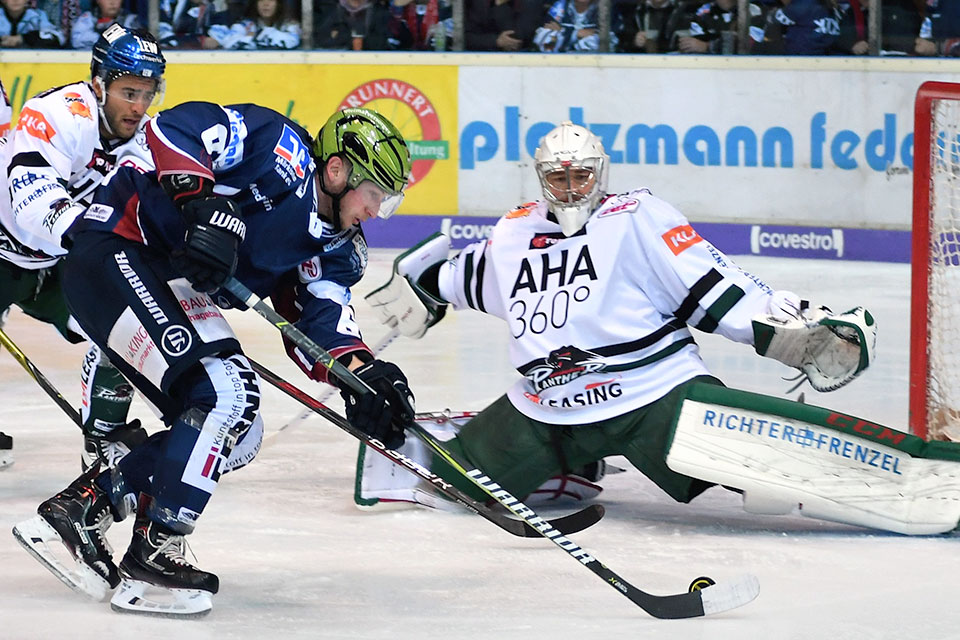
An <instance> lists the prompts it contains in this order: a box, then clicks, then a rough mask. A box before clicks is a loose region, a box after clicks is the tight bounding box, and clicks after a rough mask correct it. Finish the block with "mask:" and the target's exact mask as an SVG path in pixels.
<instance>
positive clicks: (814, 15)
mask: <svg viewBox="0 0 960 640" xmlns="http://www.w3.org/2000/svg"><path fill="white" fill-rule="evenodd" d="M853 1H854V2H857V1H858V0H853ZM780 3H781V4H782V5H783V6H782V7H780V8H779V9H776V10H774V11H772V12H771V13H770V14H769V15H768V16H767V25H766V28H765V29H764V38H763V41H764V47H763V48H762V51H761V52H762V53H773V54H784V55H788V56H822V55H827V54H831V53H836V52H837V51H838V49H837V39H838V36H839V35H840V18H841V16H842V13H841V11H840V9H839V7H838V6H837V2H836V0H780Z"/></svg>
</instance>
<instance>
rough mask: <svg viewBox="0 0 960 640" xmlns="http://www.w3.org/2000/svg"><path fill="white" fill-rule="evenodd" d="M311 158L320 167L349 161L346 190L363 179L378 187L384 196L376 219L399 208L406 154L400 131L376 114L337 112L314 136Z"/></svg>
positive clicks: (361, 110) (407, 169) (407, 171)
mask: <svg viewBox="0 0 960 640" xmlns="http://www.w3.org/2000/svg"><path fill="white" fill-rule="evenodd" d="M313 155H314V156H315V157H316V158H317V159H318V160H319V161H320V162H321V164H326V162H327V160H329V159H330V158H331V157H333V156H340V157H343V158H346V159H347V160H349V161H350V165H351V171H350V175H349V176H348V177H347V189H356V188H357V187H359V186H360V184H361V183H362V182H363V181H364V180H369V181H371V182H372V183H373V184H375V185H376V186H377V187H378V188H380V189H381V190H382V191H383V192H384V194H385V197H384V198H383V202H382V203H381V206H380V212H379V214H378V215H379V217H381V218H389V217H390V216H391V215H393V213H394V212H395V211H396V210H397V207H399V206H400V202H401V201H402V199H403V190H404V189H405V188H406V186H407V183H408V182H409V180H410V164H411V160H410V151H409V150H408V149H407V143H406V142H404V140H403V136H402V135H401V134H400V131H399V130H398V129H397V128H396V127H395V126H394V125H393V123H391V122H390V121H389V120H387V119H386V118H384V117H383V116H382V115H380V114H379V113H377V112H376V111H371V110H370V109H364V108H361V107H351V108H347V109H342V110H340V111H337V112H336V113H335V114H333V115H332V116H331V117H330V119H329V120H327V122H326V124H324V125H323V127H322V128H321V129H320V132H319V133H318V134H317V137H316V140H315V141H314V144H313ZM341 195H342V194H341Z"/></svg>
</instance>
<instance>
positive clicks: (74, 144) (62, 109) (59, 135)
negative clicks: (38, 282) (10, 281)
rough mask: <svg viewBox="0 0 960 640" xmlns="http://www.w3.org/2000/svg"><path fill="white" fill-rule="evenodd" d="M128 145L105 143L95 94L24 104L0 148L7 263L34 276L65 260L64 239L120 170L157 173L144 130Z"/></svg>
mask: <svg viewBox="0 0 960 640" xmlns="http://www.w3.org/2000/svg"><path fill="white" fill-rule="evenodd" d="M148 120H149V118H148V117H147V116H144V117H143V120H142V121H141V123H140V124H141V128H140V129H139V130H138V131H137V134H136V135H135V136H134V137H133V138H132V139H130V140H128V141H123V140H112V141H109V140H108V141H104V140H101V138H100V106H99V104H98V103H97V99H96V96H95V95H94V93H93V89H92V87H91V86H90V85H89V84H88V83H86V82H77V83H74V84H69V85H66V86H63V87H58V88H55V89H50V90H49V91H45V92H44V93H41V94H40V95H38V96H36V97H34V98H31V99H30V100H28V101H27V102H26V104H24V105H23V109H22V110H21V111H20V116H19V119H18V121H17V127H16V129H14V130H13V131H11V132H10V134H9V136H8V137H7V139H6V142H5V144H4V145H3V147H2V149H0V166H3V167H7V169H6V171H0V192H2V193H0V223H2V228H0V258H3V259H4V260H7V261H9V262H13V263H14V264H17V265H19V266H21V267H24V268H27V269H40V268H44V267H48V266H51V265H52V264H54V263H55V262H56V261H57V259H59V257H61V256H63V255H64V254H66V249H64V248H63V247H62V245H61V239H62V236H63V234H64V233H65V232H66V230H67V229H68V228H69V227H70V225H71V224H72V223H73V221H74V220H75V219H76V218H77V216H79V215H80V214H82V213H83V211H84V209H85V207H86V206H87V205H89V204H90V201H91V200H92V199H93V193H94V191H96V189H97V187H98V186H99V185H100V183H101V182H103V179H104V177H105V176H106V175H107V174H108V173H109V172H110V171H111V170H113V169H114V168H115V167H117V166H119V165H132V166H136V167H138V168H139V169H140V170H141V171H149V170H151V169H153V158H152V157H151V156H150V150H149V148H148V147H147V139H146V135H145V134H144V133H143V129H142V127H143V125H144V124H145V123H146V122H147V121H148Z"/></svg>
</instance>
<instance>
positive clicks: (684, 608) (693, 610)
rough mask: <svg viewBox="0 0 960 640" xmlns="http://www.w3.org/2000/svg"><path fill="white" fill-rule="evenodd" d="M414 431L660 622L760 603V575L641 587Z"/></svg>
mask: <svg viewBox="0 0 960 640" xmlns="http://www.w3.org/2000/svg"><path fill="white" fill-rule="evenodd" d="M224 287H225V288H226V289H227V290H228V291H230V292H231V293H232V294H233V295H235V296H236V297H237V298H238V299H240V300H241V301H242V302H243V303H244V304H245V305H246V306H247V307H249V308H250V309H253V310H254V311H256V312H257V313H258V314H260V315H261V316H263V317H264V318H265V319H266V320H267V321H269V322H270V323H271V324H273V325H274V326H275V327H277V329H279V330H280V331H281V333H283V335H285V336H286V337H287V338H288V339H290V340H291V341H293V342H294V343H296V345H297V346H298V347H300V348H301V349H303V350H304V351H305V352H306V353H307V354H308V355H309V356H310V357H311V358H313V359H314V360H315V361H316V362H320V363H322V364H323V365H324V366H325V367H327V368H328V369H330V371H331V372H332V373H333V374H334V375H336V376H337V377H339V378H340V379H341V380H342V381H344V382H345V383H347V384H348V385H349V386H350V387H351V388H352V389H354V390H355V391H357V392H358V393H361V394H362V393H373V390H372V389H370V388H369V387H368V386H367V385H366V384H364V382H363V381H362V380H360V379H359V378H358V377H357V376H356V375H355V374H354V373H353V372H352V371H350V370H349V369H347V368H346V367H345V366H344V365H342V364H341V363H339V362H337V360H336V359H335V358H334V357H333V356H331V355H330V353H329V352H327V351H326V350H324V349H322V348H321V347H320V346H319V345H318V344H316V343H315V342H313V340H311V339H310V338H309V337H308V336H306V335H305V334H304V333H303V332H301V331H300V330H299V329H297V328H296V327H294V326H293V325H291V324H290V323H289V322H287V321H286V320H284V319H283V317H282V316H280V314H278V313H277V312H276V311H274V310H273V309H272V308H270V306H269V305H267V304H266V303H264V302H263V301H262V300H261V299H260V298H259V297H258V296H257V295H256V294H255V293H253V292H252V291H251V290H250V289H248V288H247V287H246V286H245V285H243V284H242V283H241V282H240V281H238V280H237V279H236V278H230V280H228V281H227V283H226V284H225V285H224ZM411 431H412V433H414V434H415V435H416V436H417V437H418V438H420V440H421V441H423V442H424V443H425V444H426V445H427V446H428V447H430V448H431V449H432V450H433V451H435V452H436V453H437V454H438V455H440V456H441V457H443V458H444V459H445V460H446V461H447V462H448V463H449V464H450V465H451V466H452V467H453V468H454V469H456V470H457V471H459V472H460V473H462V474H463V475H464V476H465V477H467V478H469V479H470V480H471V481H472V482H473V483H474V484H475V485H477V486H478V487H480V488H481V489H483V491H484V492H486V493H487V495H489V496H490V497H491V498H493V499H494V500H496V501H497V502H498V503H499V504H500V505H502V506H503V507H504V508H506V509H507V510H508V511H510V512H512V513H514V514H515V515H517V516H518V517H520V518H522V519H523V520H525V521H526V522H527V523H529V524H530V525H531V526H533V527H534V528H535V529H536V530H537V532H538V533H539V534H540V535H542V536H543V537H544V538H547V539H548V540H550V542H552V543H554V544H555V545H556V546H557V547H559V548H560V549H562V550H563V551H565V552H566V553H567V554H569V555H570V556H571V557H573V558H575V559H576V560H577V561H578V562H580V563H581V564H582V565H583V566H585V567H587V568H588V569H590V571H592V572H593V573H594V574H595V575H596V576H597V577H599V578H600V579H601V580H603V581H604V582H605V583H607V584H608V585H610V586H611V587H613V588H614V589H616V590H617V591H618V592H619V593H620V594H622V595H623V596H625V597H626V598H628V599H629V600H630V601H631V602H633V603H634V604H635V605H637V606H638V607H640V608H641V609H643V610H644V611H646V612H647V613H649V614H650V615H652V616H654V617H656V618H668V619H677V618H695V617H699V616H705V615H711V614H714V613H720V612H722V611H727V610H729V609H734V608H736V607H740V606H743V605H745V604H747V603H748V602H751V601H752V600H753V599H755V598H756V597H757V595H759V593H760V583H759V581H758V580H757V578H756V577H754V576H751V575H747V576H743V577H741V578H738V579H737V580H735V581H732V582H730V583H728V584H713V585H710V586H707V587H705V588H703V589H697V590H690V591H687V592H685V593H677V594H672V595H666V596H658V595H654V594H651V593H647V592H646V591H643V590H642V589H638V588H637V587H634V586H633V585H632V584H630V583H629V582H627V581H626V580H624V579H623V578H621V577H620V576H619V575H618V574H617V573H615V572H614V571H613V570H611V569H610V568H608V567H607V566H606V565H604V564H603V563H601V562H600V561H599V560H597V559H596V558H594V557H593V556H592V555H591V554H589V553H587V552H586V551H584V550H583V549H582V548H581V547H580V546H579V545H578V544H576V543H575V542H573V541H572V540H570V539H569V538H567V537H565V536H564V535H563V534H562V533H561V532H560V531H558V530H557V529H556V528H554V527H553V526H552V525H550V523H549V522H547V521H546V520H544V519H543V518H541V517H540V516H538V515H537V514H536V512H534V511H533V510H532V509H530V508H529V507H528V506H526V505H525V504H523V503H522V502H520V501H519V500H517V499H516V498H515V497H513V496H512V495H510V493H509V492H507V491H506V490H504V489H503V488H501V487H500V485H498V484H497V483H496V482H494V481H493V480H491V479H490V478H488V477H487V476H486V475H485V474H484V473H483V472H482V471H480V470H479V469H476V468H469V465H465V464H464V463H463V462H462V461H460V460H459V459H457V457H456V456H454V455H452V454H451V453H450V452H449V451H447V450H446V449H445V448H444V447H443V445H442V443H440V442H439V441H437V440H436V439H435V438H433V436H431V435H430V434H429V433H428V432H427V431H425V430H424V429H422V428H420V427H419V426H417V425H414V427H413V428H412V429H411Z"/></svg>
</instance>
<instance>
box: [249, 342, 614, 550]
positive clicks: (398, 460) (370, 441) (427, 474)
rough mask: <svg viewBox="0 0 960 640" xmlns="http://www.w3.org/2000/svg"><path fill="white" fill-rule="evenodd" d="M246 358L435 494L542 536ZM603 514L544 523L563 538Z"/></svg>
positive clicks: (592, 511) (508, 527)
mask: <svg viewBox="0 0 960 640" xmlns="http://www.w3.org/2000/svg"><path fill="white" fill-rule="evenodd" d="M247 358H248V359H249V360H250V362H251V364H252V365H253V368H254V370H255V371H256V372H257V373H258V374H259V375H260V377H261V378H263V379H264V380H266V381H267V382H269V383H270V384H272V385H273V386H275V387H276V388H277V389H279V390H280V391H283V392H284V393H285V394H287V395H288V396H290V397H291V398H293V399H294V400H296V401H297V402H299V403H300V404H302V405H304V406H305V407H307V408H308V409H310V410H311V411H314V412H315V413H318V414H320V415H321V416H323V417H324V418H326V419H327V420H329V421H330V422H332V423H333V424H335V425H336V426H338V427H340V428H341V429H343V430H344V431H346V432H347V433H349V434H350V435H352V436H353V437H355V438H357V439H358V440H361V441H362V442H364V443H365V444H366V445H367V446H368V447H370V448H371V449H373V450H374V451H376V452H378V453H380V454H381V455H384V456H386V457H387V458H389V459H390V460H391V461H392V462H394V463H395V464H398V465H400V466H402V467H404V468H405V469H408V470H410V471H412V472H413V473H416V474H417V475H418V476H420V477H421V478H423V479H424V480H425V481H427V482H429V483H430V484H431V486H433V487H434V488H436V489H437V490H438V491H440V492H441V493H443V494H444V495H446V496H447V497H449V498H450V499H452V500H453V501H454V502H456V503H458V504H460V505H461V506H463V507H465V508H466V509H467V510H469V511H473V512H474V513H476V514H478V515H480V516H483V517H484V518H486V519H487V520H489V521H490V522H492V523H494V524H495V525H497V526H498V527H500V528H501V529H503V530H504V531H507V532H508V533H512V534H513V535H515V536H519V537H521V538H539V537H541V536H542V535H543V534H541V533H540V532H539V531H537V530H536V529H535V528H534V527H533V526H531V525H530V524H529V523H528V522H526V521H524V520H518V519H515V518H510V517H508V516H506V515H504V514H500V513H496V512H495V511H493V510H492V509H490V508H489V507H488V506H486V505H485V504H481V503H479V502H476V501H475V500H473V499H472V498H470V497H469V496H468V495H466V494H465V493H462V492H461V491H460V490H458V489H457V488H456V487H454V486H453V485H451V484H449V483H447V482H445V481H444V480H443V479H442V478H440V476H438V475H436V474H435V473H433V472H432V471H430V470H429V469H426V468H425V467H423V466H422V465H420V464H418V463H417V462H415V461H413V460H411V459H410V458H408V457H407V456H406V455H404V454H403V453H401V452H399V451H394V450H392V449H388V448H387V447H386V446H385V445H384V444H383V443H382V442H380V441H379V440H377V439H376V438H371V437H370V436H368V435H367V434H365V433H363V432H362V431H360V430H359V429H357V428H355V427H354V426H353V425H351V424H350V423H349V422H347V420H346V418H344V417H343V416H341V415H340V414H338V413H337V412H335V411H333V410H332V409H330V408H329V407H327V406H326V405H325V404H323V403H322V402H320V401H318V400H316V399H315V398H313V397H312V396H311V395H309V394H308V393H307V392H305V391H303V390H301V389H299V388H298V387H296V386H294V385H293V384H291V383H289V382H287V381H286V380H284V379H283V378H281V377H280V376H278V375H277V374H275V373H273V372H272V371H270V370H269V369H267V368H266V367H265V366H263V365H262V364H260V363H259V362H257V361H255V360H254V359H253V358H250V356H247ZM603 513H604V510H603V507H602V506H600V505H596V504H595V505H590V506H588V507H586V508H584V509H581V510H580V511H577V512H575V513H571V514H569V515H566V516H562V517H560V518H557V519H555V520H548V521H545V522H546V523H548V524H549V525H550V526H551V527H553V528H555V529H556V530H557V531H560V532H561V533H564V534H567V533H576V532H578V531H583V530H584V529H586V528H587V527H590V526H592V525H594V524H596V523H597V522H599V520H600V519H601V518H602V517H603Z"/></svg>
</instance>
